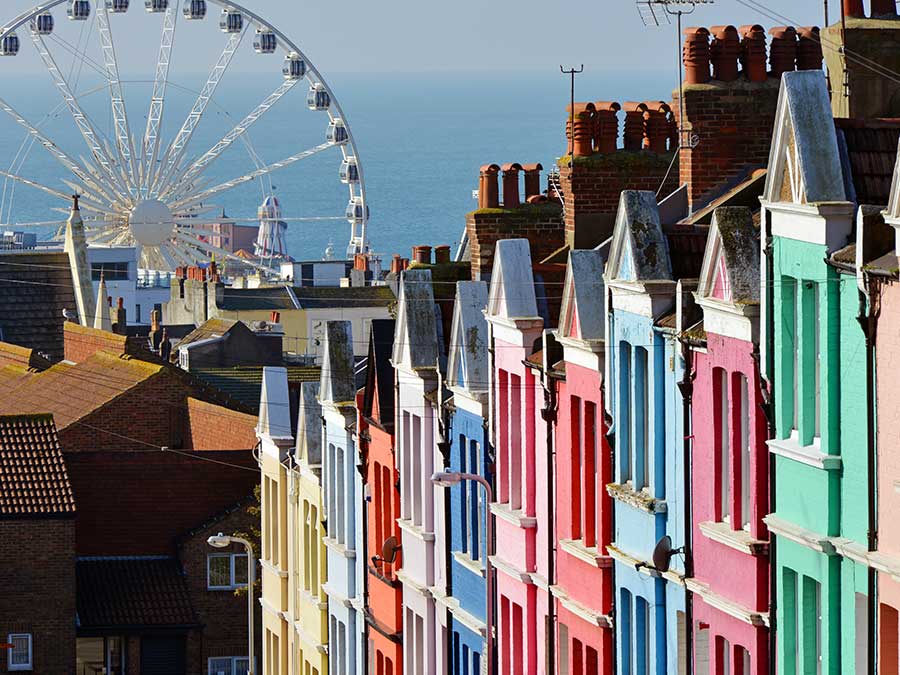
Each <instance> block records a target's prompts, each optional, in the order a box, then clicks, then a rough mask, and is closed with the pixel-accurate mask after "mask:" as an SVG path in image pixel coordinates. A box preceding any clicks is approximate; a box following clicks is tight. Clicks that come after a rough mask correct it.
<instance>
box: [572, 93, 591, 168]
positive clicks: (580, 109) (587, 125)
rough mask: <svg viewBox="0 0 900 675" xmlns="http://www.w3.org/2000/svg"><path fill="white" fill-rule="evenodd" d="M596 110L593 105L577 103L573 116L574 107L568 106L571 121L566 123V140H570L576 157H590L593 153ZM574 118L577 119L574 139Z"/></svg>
mask: <svg viewBox="0 0 900 675" xmlns="http://www.w3.org/2000/svg"><path fill="white" fill-rule="evenodd" d="M594 110H595V108H594V104H593V103H576V104H575V113H574V115H573V114H572V106H571V105H568V106H566V112H567V113H569V121H568V122H567V123H566V138H567V139H569V142H570V147H571V151H572V155H573V156H574V157H590V155H591V154H592V153H593V141H594V129H595V125H594ZM573 117H574V119H575V133H574V137H573V134H572V128H571V127H572V118H573ZM567 152H568V149H567Z"/></svg>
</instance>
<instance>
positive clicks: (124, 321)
mask: <svg viewBox="0 0 900 675" xmlns="http://www.w3.org/2000/svg"><path fill="white" fill-rule="evenodd" d="M110 299H112V298H110ZM115 319H116V320H115V321H114V322H113V326H112V329H113V333H116V334H118V335H127V334H128V317H127V316H126V313H125V301H124V300H123V299H122V298H119V300H118V302H117V303H116V314H115Z"/></svg>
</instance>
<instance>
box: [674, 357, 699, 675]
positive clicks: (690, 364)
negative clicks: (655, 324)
mask: <svg viewBox="0 0 900 675" xmlns="http://www.w3.org/2000/svg"><path fill="white" fill-rule="evenodd" d="M693 354H694V353H693V351H691V348H690V346H689V345H688V344H687V341H686V340H684V339H682V340H681V358H682V359H683V361H684V376H683V378H682V380H681V381H680V382H678V389H679V390H680V391H681V424H682V431H683V436H684V440H683V441H682V443H683V453H684V460H683V462H682V465H683V468H682V470H683V478H682V480H683V481H684V578H685V580H687V579H689V578H691V577H693V576H694V551H693V520H692V519H693V505H692V503H691V499H692V492H693V491H692V490H691V470H692V464H693V462H692V456H693V439H694V435H693V433H692V432H693V429H692V427H691V405H692V402H693V397H694V379H695V378H696V377H697V372H696V371H695V370H694V358H693ZM684 596H685V597H684V621H685V624H686V626H685V631H684V633H685V650H684V651H685V661H686V663H685V672H686V673H687V674H688V675H690V674H691V673H693V672H694V630H693V629H694V594H693V593H692V592H691V591H689V590H688V588H687V584H686V583H685V587H684Z"/></svg>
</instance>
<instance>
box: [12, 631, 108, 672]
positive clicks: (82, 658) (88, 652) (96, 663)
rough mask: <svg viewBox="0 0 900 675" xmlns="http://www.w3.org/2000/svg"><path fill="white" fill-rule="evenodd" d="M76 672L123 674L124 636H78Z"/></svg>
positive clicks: (76, 642)
mask: <svg viewBox="0 0 900 675" xmlns="http://www.w3.org/2000/svg"><path fill="white" fill-rule="evenodd" d="M28 670H30V668H29V669H28ZM75 672H76V673H78V675H81V673H104V674H105V675H123V673H124V672H125V640H124V638H122V637H120V636H111V637H87V638H85V637H80V638H78V639H77V640H76V641H75Z"/></svg>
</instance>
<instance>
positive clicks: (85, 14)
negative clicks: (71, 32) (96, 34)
mask: <svg viewBox="0 0 900 675" xmlns="http://www.w3.org/2000/svg"><path fill="white" fill-rule="evenodd" d="M66 16H68V17H69V21H87V20H88V19H89V18H90V17H91V3H90V2H88V0H71V2H69V7H68V9H66Z"/></svg>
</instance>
